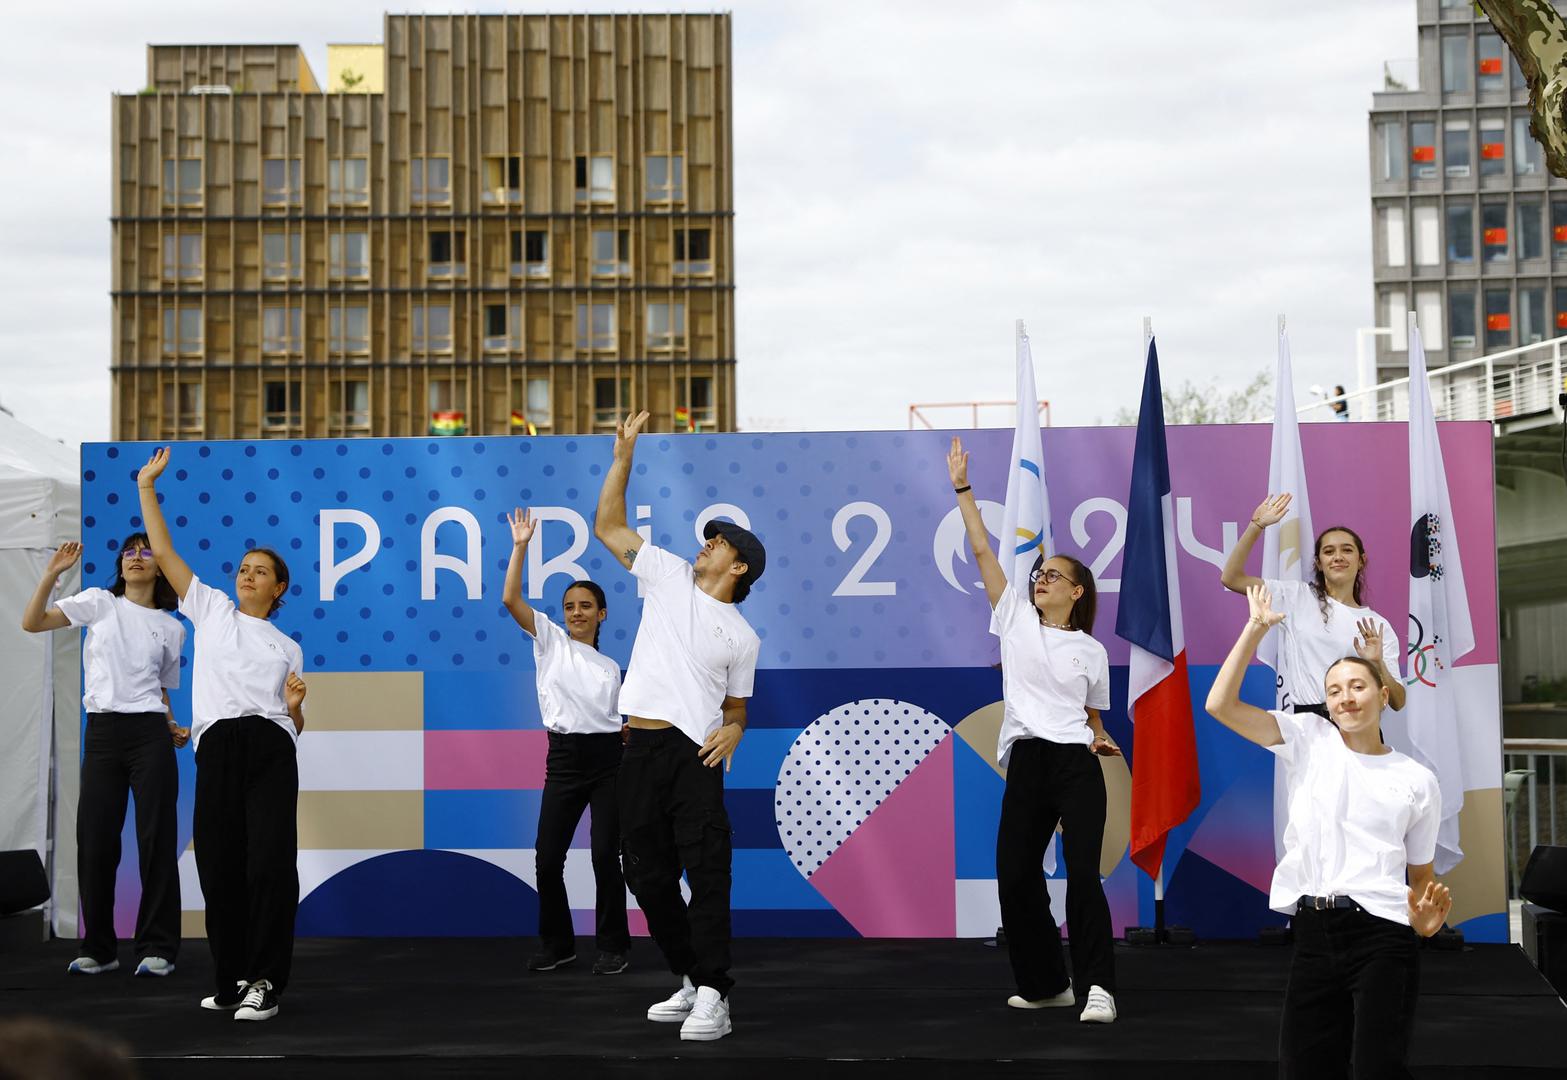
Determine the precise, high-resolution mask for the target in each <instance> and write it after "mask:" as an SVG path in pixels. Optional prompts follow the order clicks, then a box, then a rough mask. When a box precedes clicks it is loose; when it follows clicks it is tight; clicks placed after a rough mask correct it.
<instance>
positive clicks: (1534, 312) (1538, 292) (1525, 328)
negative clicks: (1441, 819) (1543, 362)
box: [1518, 285, 1550, 345]
mask: <svg viewBox="0 0 1567 1080" xmlns="http://www.w3.org/2000/svg"><path fill="white" fill-rule="evenodd" d="M1548 337H1550V333H1549V331H1548V330H1547V328H1546V325H1545V286H1544V285H1519V286H1518V344H1520V345H1536V344H1538V343H1540V342H1542V341H1544V340H1545V339H1546V338H1548Z"/></svg>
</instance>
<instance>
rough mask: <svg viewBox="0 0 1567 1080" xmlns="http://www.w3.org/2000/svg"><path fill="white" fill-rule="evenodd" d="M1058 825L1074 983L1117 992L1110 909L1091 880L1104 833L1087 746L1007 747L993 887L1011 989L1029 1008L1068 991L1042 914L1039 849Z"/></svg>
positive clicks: (1099, 775)
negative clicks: (998, 900)
mask: <svg viewBox="0 0 1567 1080" xmlns="http://www.w3.org/2000/svg"><path fill="white" fill-rule="evenodd" d="M1057 821H1059V822H1060V823H1061V828H1062V836H1061V853H1062V858H1063V860H1064V861H1065V863H1066V920H1067V925H1068V926H1069V927H1070V928H1071V930H1072V976H1073V978H1072V981H1073V983H1074V984H1075V985H1076V987H1077V994H1078V996H1079V997H1081V996H1083V995H1085V994H1087V993H1088V988H1089V987H1090V986H1095V985H1097V986H1102V987H1104V989H1106V990H1108V991H1110V992H1111V993H1112V994H1113V993H1115V953H1114V947H1113V945H1112V941H1111V936H1110V904H1109V902H1108V901H1106V900H1105V890H1104V884H1103V883H1102V882H1101V881H1100V880H1099V848H1100V845H1101V844H1102V842H1103V840H1104V832H1105V779H1104V773H1103V772H1101V771H1100V768H1099V761H1098V759H1097V758H1096V757H1095V756H1094V754H1093V752H1092V751H1091V750H1089V749H1088V747H1086V746H1082V745H1067V744H1064V743H1054V742H1049V741H1048V740H1045V739H1019V740H1018V741H1017V742H1015V743H1013V744H1012V756H1011V758H1010V760H1009V762H1008V765H1007V787H1006V792H1005V794H1003V795H1002V797H1001V825H1000V827H999V828H998V829H997V830H996V887H997V890H998V891H999V893H1000V894H1001V923H1002V925H1003V926H1004V927H1006V932H1007V950H1008V952H1009V953H1010V955H1011V959H1012V976H1013V978H1014V979H1015V980H1016V981H1017V992H1018V994H1019V995H1020V996H1022V997H1025V998H1028V999H1029V1000H1030V1001H1033V1000H1037V999H1038V998H1042V997H1049V996H1051V995H1053V994H1058V993H1060V992H1061V991H1062V990H1064V989H1066V985H1067V975H1066V963H1065V961H1064V960H1063V958H1062V955H1061V929H1060V927H1058V926H1057V925H1056V921H1055V918H1054V917H1053V916H1052V915H1051V913H1050V892H1049V890H1048V889H1047V888H1046V887H1045V875H1044V870H1043V866H1042V864H1043V862H1044V858H1045V848H1046V847H1047V846H1048V845H1049V843H1050V836H1051V834H1052V833H1054V832H1055V828H1056V822H1057Z"/></svg>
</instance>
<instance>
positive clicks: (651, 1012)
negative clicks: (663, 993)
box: [647, 976, 696, 1024]
mask: <svg viewBox="0 0 1567 1080" xmlns="http://www.w3.org/2000/svg"><path fill="white" fill-rule="evenodd" d="M695 1002H696V987H695V986H692V985H691V980H690V979H689V978H687V977H686V976H681V978H680V989H679V990H676V991H675V992H674V993H673V994H670V995H669V996H668V997H667V998H665V999H664V1000H663V1001H660V1002H659V1003H658V1004H657V1005H654V1006H653V1007H652V1008H650V1009H648V1011H647V1018H648V1019H649V1020H656V1021H657V1022H659V1023H660V1024H679V1023H683V1022H684V1021H685V1018H686V1017H688V1016H690V1015H691V1006H692V1005H693V1004H694V1003H695Z"/></svg>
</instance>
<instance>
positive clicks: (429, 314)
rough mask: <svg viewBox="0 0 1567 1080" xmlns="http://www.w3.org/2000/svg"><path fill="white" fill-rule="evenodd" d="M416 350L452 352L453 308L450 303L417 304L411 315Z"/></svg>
mask: <svg viewBox="0 0 1567 1080" xmlns="http://www.w3.org/2000/svg"><path fill="white" fill-rule="evenodd" d="M410 321H411V324H412V330H413V348H414V350H415V351H416V352H450V351H451V349H452V309H451V305H449V304H415V305H413V308H412V314H411V317H410Z"/></svg>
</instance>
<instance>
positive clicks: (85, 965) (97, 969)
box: [65, 956, 120, 975]
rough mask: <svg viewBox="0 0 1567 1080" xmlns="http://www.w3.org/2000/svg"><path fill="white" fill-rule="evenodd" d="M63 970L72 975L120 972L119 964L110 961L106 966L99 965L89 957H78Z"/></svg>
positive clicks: (116, 961)
mask: <svg viewBox="0 0 1567 1080" xmlns="http://www.w3.org/2000/svg"><path fill="white" fill-rule="evenodd" d="M65 970H66V971H67V972H69V973H70V974H72V975H102V974H103V973H104V972H106V971H118V970H120V962H119V961H118V960H110V961H109V962H108V963H106V964H100V963H98V961H96V960H94V959H93V958H92V957H90V956H78V957H77V958H76V959H75V960H72V961H71V966H70V967H68V968H66V969H65Z"/></svg>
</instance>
